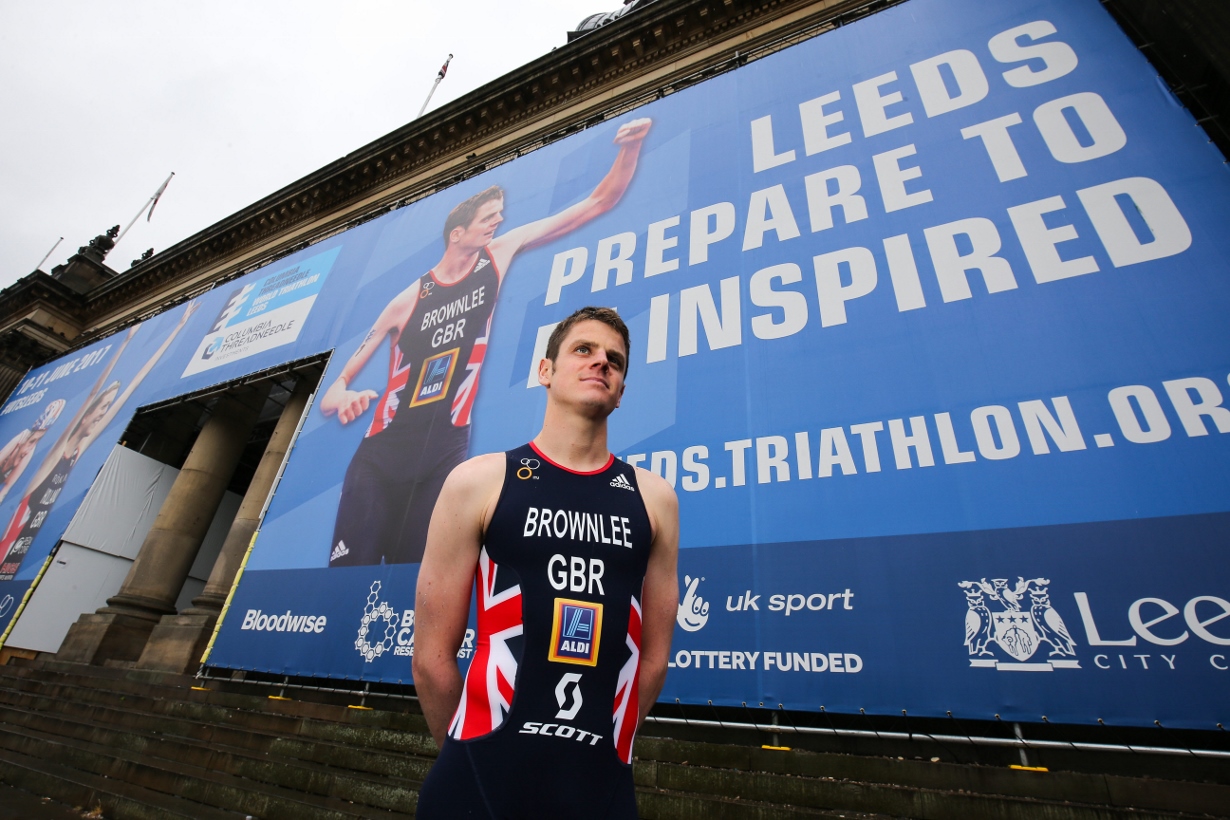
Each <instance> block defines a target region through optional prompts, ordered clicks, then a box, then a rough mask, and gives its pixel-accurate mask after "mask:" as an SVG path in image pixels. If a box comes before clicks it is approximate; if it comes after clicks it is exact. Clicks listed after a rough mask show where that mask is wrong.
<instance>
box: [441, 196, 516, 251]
mask: <svg viewBox="0 0 1230 820" xmlns="http://www.w3.org/2000/svg"><path fill="white" fill-rule="evenodd" d="M503 198H504V189H503V188H501V187H500V186H499V185H492V186H491V187H490V188H488V189H486V190H485V191H479V192H478V193H477V194H475V195H474V196H472V197H470V198H469V199H467V200H466V201H465V202H462V203H461V204H460V205H458V206H457V207H456V208H453V210H452V211H450V212H449V215H448V219H446V220H444V245H445V247H448V237H449V234H451V233H452V232H453V228H468V227H470V223H471V222H473V221H474V215H475V214H476V213H478V209H479V208H481V207H482V206H483V205H484V204H485V203H487V202H490V201H491V200H493V199H503Z"/></svg>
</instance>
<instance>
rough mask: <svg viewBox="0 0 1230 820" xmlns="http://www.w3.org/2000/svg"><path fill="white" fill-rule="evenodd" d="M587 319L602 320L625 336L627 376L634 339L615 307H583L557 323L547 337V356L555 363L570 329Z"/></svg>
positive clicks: (625, 367) (625, 373) (625, 368)
mask: <svg viewBox="0 0 1230 820" xmlns="http://www.w3.org/2000/svg"><path fill="white" fill-rule="evenodd" d="M586 321H594V322H602V324H604V325H606V326H607V327H609V328H611V329H612V330H614V331H615V332H617V333H618V334H619V335H620V337H622V338H623V340H624V354H625V359H624V375H625V376H626V375H627V374H628V365H629V364H630V363H631V355H632V341H631V339H630V337H629V336H628V326H627V325H626V324H624V320H623V319H621V318H619V314H618V313H616V312H615V310H614V309H612V308H608V307H592V306H591V307H583V308H581V309H580V310H578V311H576V312H575V313H573V314H572V315H571V316H569V317H568V318H567V319H565V320H564V321H562V322H560V323H559V324H558V325H556V326H555V330H553V331H551V337H550V338H549V339H547V358H548V359H550V360H551V364H555V359H556V357H557V356H559V347H560V345H562V344H563V343H564V339H565V337H567V336H568V331H570V330H572V327H573V325H576V324H578V323H579V322H586Z"/></svg>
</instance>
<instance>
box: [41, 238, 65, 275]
mask: <svg viewBox="0 0 1230 820" xmlns="http://www.w3.org/2000/svg"><path fill="white" fill-rule="evenodd" d="M63 241H64V237H62V236H61V237H60V238H59V239H57V240H56V243H55V244H54V245H52V246H51V250H49V251H47V255H46V256H44V257H43V258H42V259H41V260H39V263H38V264H37V265H35V266H34V269H35V270H39V269H40V268H42V267H43V263H44V262H46V261H47V260H48V259H50V258H51V255H52V254H53V253H55V252H56V248H58V247H60V243H61V242H63Z"/></svg>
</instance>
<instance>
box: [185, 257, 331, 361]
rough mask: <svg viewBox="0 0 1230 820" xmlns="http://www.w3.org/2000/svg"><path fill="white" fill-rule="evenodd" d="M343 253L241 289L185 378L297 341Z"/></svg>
mask: <svg viewBox="0 0 1230 820" xmlns="http://www.w3.org/2000/svg"><path fill="white" fill-rule="evenodd" d="M340 251H341V248H340V247H337V248H333V249H332V250H328V251H325V252H324V253H321V254H318V255H316V256H313V257H312V258H310V259H307V260H305V261H303V262H301V263H299V264H298V265H292V266H291V267H289V268H284V269H282V270H280V271H277V272H276V273H271V274H269V275H268V276H266V277H264V278H263V279H260V280H258V281H256V282H251V283H249V284H247V285H244V286H243V287H240V288H237V289H236V290H235V291H234V292H233V293H232V294H231V295H230V298H229V299H227V302H226V305H225V306H224V307H223V308H222V310H221V311H220V312H219V313H218V318H217V319H215V320H214V323H213V326H212V327H210V329H209V332H208V333H207V334H205V337H204V338H203V339H201V342H200V344H198V345H197V348H196V352H195V353H193V354H192V358H191V359H189V360H188V366H187V367H186V368H184V372H183V374H182V375H181V376H180V378H184V377H186V376H191V375H192V374H194V373H201V372H203V371H206V370H212V369H213V368H215V367H219V366H221V365H224V364H230V363H231V362H237V361H239V360H241V359H246V358H248V357H249V356H253V355H255V354H257V353H263V352H265V351H266V350H273V349H274V348H275V347H281V346H283V345H288V344H291V343H292V342H294V341H295V340H297V339H298V338H299V331H300V330H301V329H302V328H303V323H304V321H305V320H306V319H307V317H308V314H309V313H310V312H311V311H312V306H313V305H314V304H316V296H317V294H319V293H320V289H321V288H322V287H324V284H325V279H326V277H328V275H329V270H330V269H331V268H332V267H333V262H334V260H336V259H337V255H338V253H339V252H340Z"/></svg>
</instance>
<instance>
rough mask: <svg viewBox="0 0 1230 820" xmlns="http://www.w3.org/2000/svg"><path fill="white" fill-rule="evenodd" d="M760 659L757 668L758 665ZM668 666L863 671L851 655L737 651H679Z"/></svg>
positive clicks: (859, 659) (741, 669)
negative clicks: (758, 660) (758, 659)
mask: <svg viewBox="0 0 1230 820" xmlns="http://www.w3.org/2000/svg"><path fill="white" fill-rule="evenodd" d="M757 658H760V659H761V661H760V664H761V665H758V664H757ZM667 666H668V667H670V668H671V669H718V670H725V671H744V672H751V671H755V670H757V669H763V670H764V671H766V672H767V671H770V670H773V671H777V672H839V673H848V674H855V673H858V672H861V671H863V659H862V657H861V656H859V655H856V654H854V653H853V652H810V651H808V652H767V651H766V652H743V651H740V650H737V649H734V650H731V649H680V650H679V651H677V652H676V653H675V656H674V658H673V659H671V660H670V661H669V662H668V663H667Z"/></svg>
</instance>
